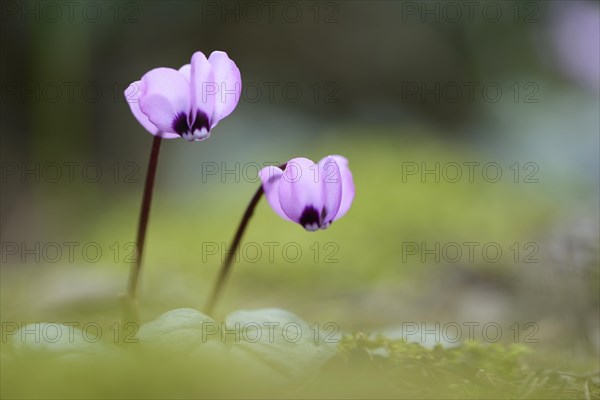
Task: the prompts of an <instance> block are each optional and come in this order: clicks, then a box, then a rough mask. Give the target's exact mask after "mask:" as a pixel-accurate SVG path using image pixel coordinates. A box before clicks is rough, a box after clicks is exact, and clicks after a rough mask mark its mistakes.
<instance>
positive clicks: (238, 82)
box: [208, 51, 242, 127]
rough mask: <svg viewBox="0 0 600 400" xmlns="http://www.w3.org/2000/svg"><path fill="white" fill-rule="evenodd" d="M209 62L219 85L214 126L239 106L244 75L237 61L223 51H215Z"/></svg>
mask: <svg viewBox="0 0 600 400" xmlns="http://www.w3.org/2000/svg"><path fill="white" fill-rule="evenodd" d="M208 62H209V63H210V65H211V66H212V71H213V77H214V80H215V83H216V84H217V85H218V94H217V96H216V98H215V108H214V111H213V117H212V126H211V127H213V126H215V125H217V123H218V122H219V121H220V120H222V119H223V118H225V117H227V116H228V115H229V114H231V113H232V112H233V110H234V109H235V107H236V106H237V104H238V102H239V100H240V95H241V93H242V76H241V74H240V70H239V68H238V67H237V65H235V62H233V61H232V60H231V59H230V58H229V56H228V55H227V53H225V52H223V51H213V52H212V54H211V55H210V57H209V58H208Z"/></svg>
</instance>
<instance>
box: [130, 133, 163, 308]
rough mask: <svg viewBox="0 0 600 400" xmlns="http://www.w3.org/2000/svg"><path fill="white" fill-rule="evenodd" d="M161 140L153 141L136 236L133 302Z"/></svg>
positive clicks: (158, 138) (132, 285) (132, 286)
mask: <svg viewBox="0 0 600 400" xmlns="http://www.w3.org/2000/svg"><path fill="white" fill-rule="evenodd" d="M161 141H162V138H160V137H158V136H154V140H153V141H152V150H151V151H150V160H149V161H148V170H147V172H146V183H145V184H144V196H143V197H142V208H141V210H140V219H139V223H138V230H137V238H136V247H135V248H136V260H135V263H134V264H133V265H132V266H131V270H130V273H129V285H128V288H127V294H128V297H129V300H130V301H131V302H133V301H134V300H135V297H136V294H137V287H138V282H139V280H140V272H141V269H142V258H143V255H144V243H145V241H146V228H147V227H148V219H149V216H150V205H151V203H152V191H153V188H154V178H155V177H156V168H157V166H158V155H159V153H160V143H161Z"/></svg>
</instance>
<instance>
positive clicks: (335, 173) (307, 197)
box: [260, 156, 354, 231]
mask: <svg viewBox="0 0 600 400" xmlns="http://www.w3.org/2000/svg"><path fill="white" fill-rule="evenodd" d="M260 178H261V181H262V185H263V189H264V192H265V196H266V197H267V201H268V202H269V205H270V206H271V208H272V209H273V210H274V211H275V212H276V213H277V214H279V216H281V217H282V218H284V219H287V220H288V221H292V222H296V223H298V224H300V225H302V226H303V227H304V228H305V229H306V230H309V231H316V230H318V229H326V228H327V227H329V225H331V223H332V222H333V221H335V220H337V219H339V218H341V217H342V216H343V215H344V214H346V212H348V210H349V209H350V206H351V205H352V201H353V200H354V181H353V179H352V173H351V172H350V169H349V168H348V160H347V159H346V158H344V157H342V156H328V157H325V158H323V159H322V160H321V161H319V162H318V163H316V164H315V163H314V162H312V161H311V160H309V159H307V158H294V159H292V160H290V161H289V162H287V163H286V165H285V168H284V169H283V170H282V169H280V168H279V167H273V166H271V167H266V168H263V169H262V170H261V171H260Z"/></svg>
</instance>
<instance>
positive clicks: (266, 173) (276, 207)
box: [258, 166, 291, 221]
mask: <svg viewBox="0 0 600 400" xmlns="http://www.w3.org/2000/svg"><path fill="white" fill-rule="evenodd" d="M282 175H283V171H282V170H281V169H280V168H279V167H275V166H269V167H265V168H263V169H261V170H260V172H259V173H258V176H259V177H260V180H261V181H262V186H263V190H264V192H265V197H266V198H267V201H268V202H269V205H270V206H271V208H272V209H273V211H275V212H276V213H277V214H278V215H279V216H280V217H281V218H283V219H287V220H288V221H291V219H290V218H289V217H288V216H287V215H286V214H285V213H284V212H283V210H282V209H281V204H280V203H279V182H280V181H281V176H282Z"/></svg>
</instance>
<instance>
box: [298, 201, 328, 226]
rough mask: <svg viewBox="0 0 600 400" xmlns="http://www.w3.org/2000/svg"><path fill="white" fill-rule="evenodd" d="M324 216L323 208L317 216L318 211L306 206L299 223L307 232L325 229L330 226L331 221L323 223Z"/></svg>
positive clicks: (325, 213) (325, 212) (324, 210)
mask: <svg viewBox="0 0 600 400" xmlns="http://www.w3.org/2000/svg"><path fill="white" fill-rule="evenodd" d="M325 215H327V210H326V209H325V207H323V209H322V210H321V214H319V211H317V209H316V208H315V207H313V206H307V207H306V208H304V211H302V215H300V221H299V222H300V225H302V226H303V227H304V229H306V230H307V231H311V232H314V231H316V230H318V229H326V228H328V227H329V225H331V221H324V219H325Z"/></svg>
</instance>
